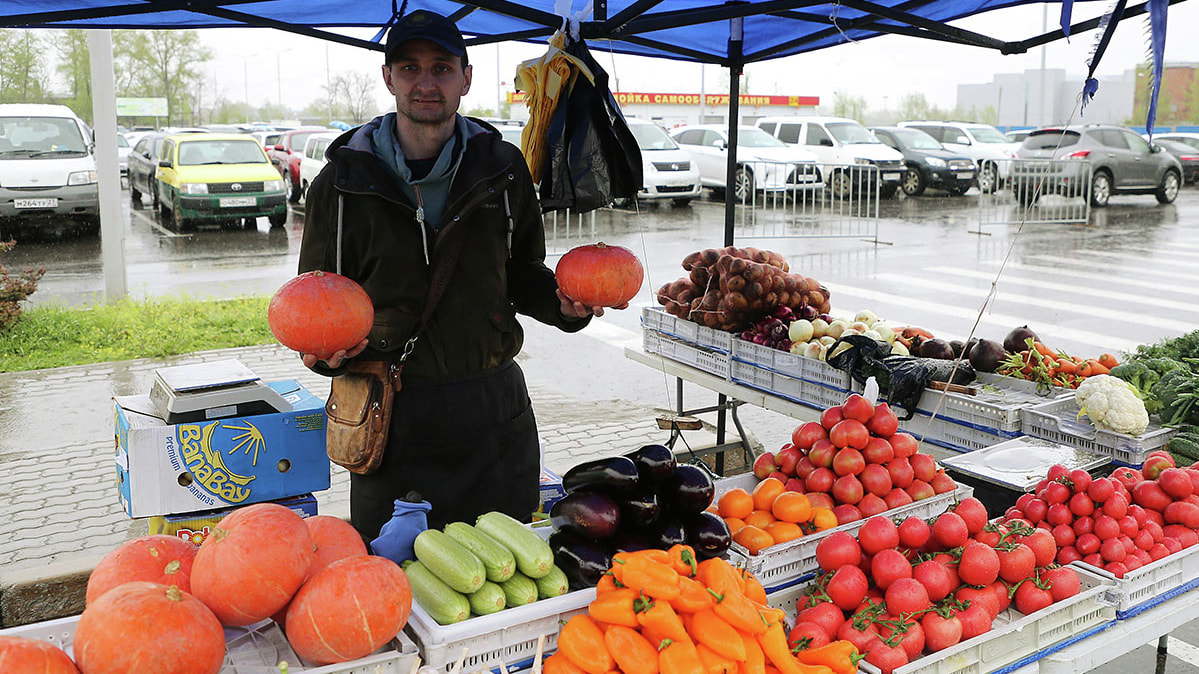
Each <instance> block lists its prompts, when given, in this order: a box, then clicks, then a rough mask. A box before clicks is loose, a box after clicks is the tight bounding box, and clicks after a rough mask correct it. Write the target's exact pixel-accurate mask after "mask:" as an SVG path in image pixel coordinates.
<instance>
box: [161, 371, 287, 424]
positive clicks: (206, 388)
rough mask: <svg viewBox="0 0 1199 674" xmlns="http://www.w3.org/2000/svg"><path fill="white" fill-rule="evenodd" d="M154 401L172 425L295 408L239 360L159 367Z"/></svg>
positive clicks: (164, 417) (162, 415)
mask: <svg viewBox="0 0 1199 674" xmlns="http://www.w3.org/2000/svg"><path fill="white" fill-rule="evenodd" d="M150 402H151V403H153V405H154V409H155V411H156V412H157V413H158V416H160V417H162V419H163V420H164V421H166V422H167V423H168V424H179V423H186V422H191V421H203V420H206V419H223V418H226V417H237V416H249V415H254V414H269V413H273V412H290V411H291V403H289V402H287V401H286V400H284V399H283V396H281V395H279V393H278V392H276V391H275V390H274V389H272V388H271V387H269V386H267V385H266V384H264V383H263V382H262V380H261V379H260V378H259V377H258V375H256V374H254V372H253V371H252V370H250V368H248V367H246V366H245V364H243V363H242V362H241V361H239V360H236V359H229V360H220V361H213V362H210V363H195V364H191V365H176V366H173V367H164V368H159V369H157V370H155V371H154V384H153V385H152V386H151V388H150Z"/></svg>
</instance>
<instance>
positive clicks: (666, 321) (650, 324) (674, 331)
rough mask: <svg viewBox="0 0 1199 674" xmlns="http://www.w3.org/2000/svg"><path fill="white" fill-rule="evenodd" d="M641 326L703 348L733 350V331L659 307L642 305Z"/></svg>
mask: <svg viewBox="0 0 1199 674" xmlns="http://www.w3.org/2000/svg"><path fill="white" fill-rule="evenodd" d="M641 327H643V328H645V329H648V330H656V331H657V332H664V333H666V334H668V335H670V336H671V337H677V338H678V339H681V340H683V341H686V342H692V343H694V344H698V345H700V346H702V347H704V348H708V349H715V350H717V351H720V352H721V353H730V352H731V351H732V350H733V339H734V337H733V333H731V332H724V331H723V330H716V329H714V328H709V327H708V326H706V325H700V324H698V323H693V322H692V321H689V320H687V319H685V318H679V317H678V316H675V315H674V314H670V313H667V312H666V311H665V310H663V309H661V308H660V307H643V308H642V309H641Z"/></svg>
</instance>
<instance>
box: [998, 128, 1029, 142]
mask: <svg viewBox="0 0 1199 674" xmlns="http://www.w3.org/2000/svg"><path fill="white" fill-rule="evenodd" d="M1032 132H1033V129H1019V130H1015V131H1008V132H1007V133H1005V134H1003V135H1004V137H1005V138H1007V139H1008V140H1009V141H1011V142H1013V143H1023V142H1024V139H1025V138H1028V134H1030V133H1032Z"/></svg>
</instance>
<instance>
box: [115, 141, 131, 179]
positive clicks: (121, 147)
mask: <svg viewBox="0 0 1199 674" xmlns="http://www.w3.org/2000/svg"><path fill="white" fill-rule="evenodd" d="M132 151H133V146H132V145H130V144H129V139H128V138H126V137H125V134H123V133H118V134H117V166H119V167H120V168H121V177H122V178H124V177H125V176H127V175H129V153H130V152H132Z"/></svg>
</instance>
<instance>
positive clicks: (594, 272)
mask: <svg viewBox="0 0 1199 674" xmlns="http://www.w3.org/2000/svg"><path fill="white" fill-rule="evenodd" d="M554 275H555V276H557V277H558V288H559V289H560V290H561V291H562V294H564V295H566V296H567V297H569V298H570V299H572V300H575V301H576V302H582V303H583V304H584V305H586V306H588V307H619V306H621V305H623V304H625V303H626V302H628V301H629V300H631V299H633V297H635V296H636V295H637V291H639V290H640V289H641V282H642V280H643V279H644V278H645V270H644V268H642V266H641V261H640V260H638V259H637V256H636V255H633V251H631V250H629V249H628V248H623V247H621V246H609V245H607V244H605V243H603V242H602V241H601V242H600V243H597V244H594V245H588V246H578V247H576V248H572V249H570V250H569V251H567V252H566V254H565V255H563V256H562V259H560V260H558V267H557V269H556V270H555V271H554Z"/></svg>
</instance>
